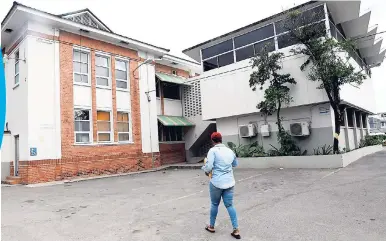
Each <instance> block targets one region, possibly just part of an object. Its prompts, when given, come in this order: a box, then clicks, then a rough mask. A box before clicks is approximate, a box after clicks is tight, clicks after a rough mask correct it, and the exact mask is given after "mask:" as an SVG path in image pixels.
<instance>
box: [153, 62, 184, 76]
mask: <svg viewBox="0 0 386 241" xmlns="http://www.w3.org/2000/svg"><path fill="white" fill-rule="evenodd" d="M173 70H175V71H176V72H177V75H178V76H181V77H184V78H189V72H188V71H185V70H183V69H176V68H173V67H170V66H166V65H162V64H156V65H155V71H156V72H160V73H165V74H172V71H173Z"/></svg>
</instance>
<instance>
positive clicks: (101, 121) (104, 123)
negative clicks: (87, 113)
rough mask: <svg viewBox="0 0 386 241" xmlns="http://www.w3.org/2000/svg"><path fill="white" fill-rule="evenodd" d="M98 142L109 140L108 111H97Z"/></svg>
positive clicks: (109, 122)
mask: <svg viewBox="0 0 386 241" xmlns="http://www.w3.org/2000/svg"><path fill="white" fill-rule="evenodd" d="M97 126H98V142H110V141H111V121H110V111H99V110H98V111H97Z"/></svg>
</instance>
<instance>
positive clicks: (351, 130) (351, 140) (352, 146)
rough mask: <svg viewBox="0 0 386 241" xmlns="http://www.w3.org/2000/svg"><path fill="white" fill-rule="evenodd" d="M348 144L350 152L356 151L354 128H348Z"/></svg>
mask: <svg viewBox="0 0 386 241" xmlns="http://www.w3.org/2000/svg"><path fill="white" fill-rule="evenodd" d="M348 143H349V147H350V150H354V149H355V139H354V128H350V127H349V128H348Z"/></svg>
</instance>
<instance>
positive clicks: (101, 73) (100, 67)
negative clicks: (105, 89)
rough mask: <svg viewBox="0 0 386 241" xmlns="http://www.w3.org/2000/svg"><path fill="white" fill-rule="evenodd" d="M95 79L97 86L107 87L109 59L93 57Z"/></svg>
mask: <svg viewBox="0 0 386 241" xmlns="http://www.w3.org/2000/svg"><path fill="white" fill-rule="evenodd" d="M95 77H96V85H97V86H109V85H110V84H109V82H110V81H109V79H110V58H109V57H107V56H100V55H96V56H95Z"/></svg>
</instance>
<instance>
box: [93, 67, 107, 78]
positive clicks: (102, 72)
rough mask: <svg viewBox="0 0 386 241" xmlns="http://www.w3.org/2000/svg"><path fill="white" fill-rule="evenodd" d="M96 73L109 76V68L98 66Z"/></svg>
mask: <svg viewBox="0 0 386 241" xmlns="http://www.w3.org/2000/svg"><path fill="white" fill-rule="evenodd" d="M95 74H96V75H98V76H103V77H109V69H108V68H105V67H98V66H97V67H96V68H95Z"/></svg>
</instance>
